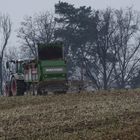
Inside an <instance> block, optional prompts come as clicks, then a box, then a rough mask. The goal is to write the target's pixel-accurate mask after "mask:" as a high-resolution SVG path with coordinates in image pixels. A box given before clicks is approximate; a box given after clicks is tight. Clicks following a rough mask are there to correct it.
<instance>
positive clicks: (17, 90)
mask: <svg viewBox="0 0 140 140" xmlns="http://www.w3.org/2000/svg"><path fill="white" fill-rule="evenodd" d="M24 91H25V83H24V81H23V80H16V79H15V78H14V77H12V79H11V92H12V95H13V96H19V95H24Z"/></svg>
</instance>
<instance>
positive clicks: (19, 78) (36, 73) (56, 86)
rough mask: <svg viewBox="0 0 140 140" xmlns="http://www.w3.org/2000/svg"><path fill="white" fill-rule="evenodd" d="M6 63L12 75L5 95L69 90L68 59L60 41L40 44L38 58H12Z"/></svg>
mask: <svg viewBox="0 0 140 140" xmlns="http://www.w3.org/2000/svg"><path fill="white" fill-rule="evenodd" d="M6 65H7V69H8V70H9V71H10V76H9V79H8V80H7V81H6V84H5V92H4V93H5V96H11V95H13V96H15V95H23V94H25V93H32V94H38V95H43V94H47V93H48V92H53V93H66V92H67V90H68V82H67V70H66V61H65V59H64V52H63V47H62V45H61V44H60V43H51V44H49V45H44V44H38V57H37V58H36V59H28V60H17V61H15V60H12V61H9V62H7V64H6ZM11 65H14V66H15V69H13V67H11Z"/></svg>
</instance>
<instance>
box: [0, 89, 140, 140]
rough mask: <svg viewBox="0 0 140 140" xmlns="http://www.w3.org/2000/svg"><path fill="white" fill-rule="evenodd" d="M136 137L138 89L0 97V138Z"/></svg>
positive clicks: (128, 139) (139, 128)
mask: <svg viewBox="0 0 140 140" xmlns="http://www.w3.org/2000/svg"><path fill="white" fill-rule="evenodd" d="M8 139H9V140H10V139H12V140H22V139H23V140H24V139H25V140H134V139H135V140H139V139H140V91H138V90H137V91H136V90H135V91H118V92H114V91H112V92H98V93H79V94H78V93H77V94H61V95H48V96H23V97H0V140H8Z"/></svg>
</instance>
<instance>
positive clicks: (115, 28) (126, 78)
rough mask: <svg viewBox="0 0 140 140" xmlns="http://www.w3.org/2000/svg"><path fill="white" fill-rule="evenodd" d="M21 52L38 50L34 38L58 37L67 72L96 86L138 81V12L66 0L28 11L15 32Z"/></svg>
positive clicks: (127, 84) (51, 39)
mask: <svg viewBox="0 0 140 140" xmlns="http://www.w3.org/2000/svg"><path fill="white" fill-rule="evenodd" d="M17 37H18V38H19V39H20V40H21V47H22V49H23V48H28V51H26V53H25V54H24V55H29V54H32V55H33V56H34V57H36V56H37V44H38V43H44V44H49V43H51V42H55V41H62V42H63V45H64V51H65V58H66V60H67V63H68V68H67V69H68V75H69V78H70V79H72V78H78V79H79V80H82V81H90V82H92V85H94V88H95V89H105V90H106V89H110V88H126V87H131V88H134V87H138V86H139V84H140V82H139V77H140V67H139V66H140V57H139V53H140V52H139V51H140V15H139V12H138V11H135V10H133V8H126V9H119V10H118V9H111V8H106V9H105V10H94V9H92V8H91V7H86V6H81V7H75V6H74V5H72V4H70V3H67V2H58V3H56V4H55V14H50V13H49V12H42V13H38V14H35V15H34V16H27V17H26V18H24V19H23V21H22V22H21V25H20V28H19V30H18V32H17Z"/></svg>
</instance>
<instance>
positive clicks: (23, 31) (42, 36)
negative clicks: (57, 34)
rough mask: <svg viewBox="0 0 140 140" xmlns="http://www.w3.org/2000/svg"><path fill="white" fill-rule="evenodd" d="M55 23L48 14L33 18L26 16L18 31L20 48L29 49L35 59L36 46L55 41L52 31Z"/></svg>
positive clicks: (37, 15)
mask: <svg viewBox="0 0 140 140" xmlns="http://www.w3.org/2000/svg"><path fill="white" fill-rule="evenodd" d="M55 25H56V22H55V21H54V17H53V15H51V14H50V13H48V12H45V13H39V14H36V15H34V16H33V17H31V16H27V17H26V18H25V19H24V21H23V22H21V27H20V29H19V31H18V37H19V38H20V39H21V40H22V46H25V47H29V48H30V50H31V52H32V54H33V56H35V57H37V44H38V43H44V44H48V43H50V42H51V41H53V40H55V38H54V30H55Z"/></svg>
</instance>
